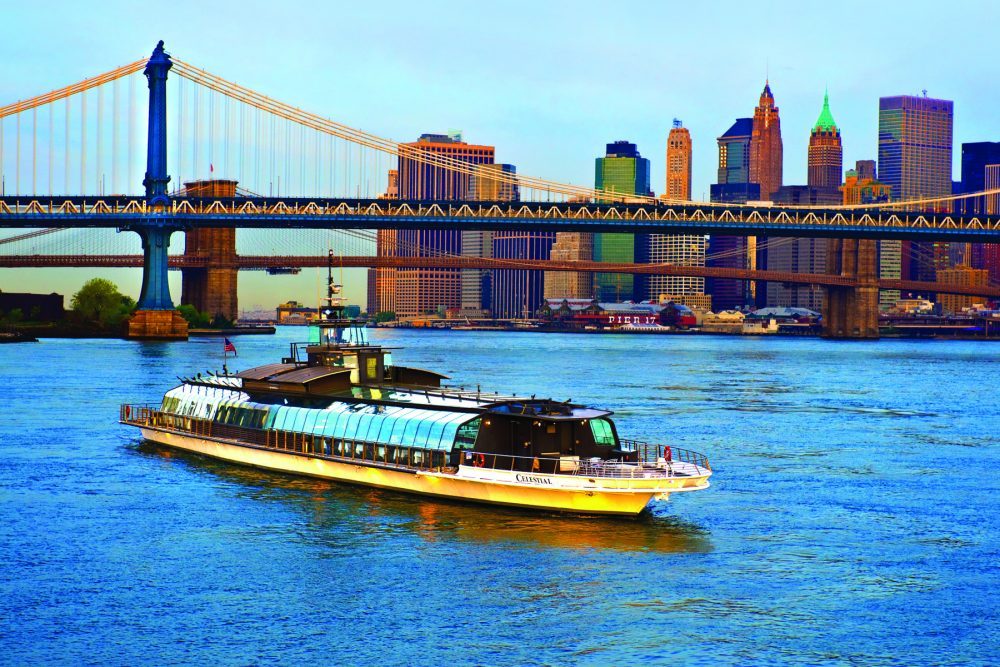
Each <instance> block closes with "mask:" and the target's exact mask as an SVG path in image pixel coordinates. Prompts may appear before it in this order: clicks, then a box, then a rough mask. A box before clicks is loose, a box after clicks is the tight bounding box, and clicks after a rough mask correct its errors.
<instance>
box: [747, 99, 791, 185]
mask: <svg viewBox="0 0 1000 667" xmlns="http://www.w3.org/2000/svg"><path fill="white" fill-rule="evenodd" d="M782 164H783V161H782V144H781V118H780V116H779V114H778V107H776V106H775V105H774V95H772V94H771V84H770V82H768V83H765V84H764V91H763V92H762V93H761V94H760V101H759V103H758V104H757V108H756V109H754V112H753V131H752V135H751V138H750V182H751V183H757V184H758V185H760V197H761V199H764V200H770V199H771V197H772V196H773V195H774V193H775V192H777V191H778V188H780V187H781V185H782Z"/></svg>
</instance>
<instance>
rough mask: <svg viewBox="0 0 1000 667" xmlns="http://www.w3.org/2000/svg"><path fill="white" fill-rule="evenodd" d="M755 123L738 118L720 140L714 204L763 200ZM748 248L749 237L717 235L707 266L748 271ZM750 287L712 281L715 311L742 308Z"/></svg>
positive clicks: (708, 287) (739, 282)
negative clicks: (753, 167) (754, 171)
mask: <svg viewBox="0 0 1000 667" xmlns="http://www.w3.org/2000/svg"><path fill="white" fill-rule="evenodd" d="M753 122H754V121H753V119H752V118H737V119H736V122H735V123H733V124H732V126H731V127H730V128H729V129H728V130H726V131H725V133H724V134H723V135H722V136H721V137H719V138H718V140H717V141H718V143H719V171H718V181H719V182H718V183H717V184H714V185H712V186H711V199H712V201H713V202H720V203H727V204H744V203H746V202H747V201H752V200H757V199H760V198H761V194H760V185H758V184H756V183H752V182H751V181H750V140H751V138H752V137H753ZM748 245H749V244H748V243H747V238H746V237H743V236H717V235H715V234H713V235H712V236H711V237H710V238H709V240H708V254H707V256H706V259H705V263H706V264H707V265H708V266H714V267H720V268H731V269H733V268H735V269H745V268H747V266H748V256H747V251H748ZM746 288H747V285H746V282H745V281H742V280H727V279H722V278H712V279H709V280H707V281H706V285H705V291H706V292H708V293H709V294H710V295H711V301H712V309H713V310H715V311H720V310H728V309H732V308H742V307H743V306H744V305H746V303H747V294H746Z"/></svg>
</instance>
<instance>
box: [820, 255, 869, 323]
mask: <svg viewBox="0 0 1000 667" xmlns="http://www.w3.org/2000/svg"><path fill="white" fill-rule="evenodd" d="M877 257H878V251H877V249H876V243H875V241H873V240H871V239H830V240H829V241H828V242H827V246H826V270H827V273H833V274H840V275H842V276H844V277H846V278H853V279H854V280H855V281H856V284H855V285H854V286H852V287H827V288H826V298H825V299H823V337H824V338H843V339H874V338H878V337H879V331H878V270H877V267H878V264H877Z"/></svg>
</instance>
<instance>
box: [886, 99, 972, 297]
mask: <svg viewBox="0 0 1000 667" xmlns="http://www.w3.org/2000/svg"><path fill="white" fill-rule="evenodd" d="M953 116H954V103H953V102H951V101H950V100H939V99H934V98H931V97H927V96H926V95H925V96H923V97H916V96H912V95H897V96H893V97H882V98H880V99H879V114H878V168H879V180H881V181H882V182H883V183H885V184H887V185H889V186H890V187H891V188H892V199H893V200H895V201H906V200H913V199H926V198H933V197H945V196H948V195H950V194H951V193H952V180H951V171H952V169H951V159H952V121H953ZM944 206H948V205H947V204H946V205H944ZM918 208H926V209H928V210H936V209H935V207H933V206H924V207H918ZM937 209H941V206H938V207H937ZM904 250H905V245H904V244H902V243H900V242H898V241H896V242H883V243H881V244H880V247H879V262H880V276H881V277H883V278H901V277H902V278H911V279H914V280H930V281H933V280H934V279H935V271H936V269H938V268H947V266H948V264H949V262H948V254H949V253H948V244H947V243H944V242H913V243H911V244H909V250H910V252H908V253H907V252H904ZM896 265H898V266H899V267H900V270H899V274H898V275H888V274H887V273H886V271H884V270H883V267H889V268H890V270H892V271H893V272H895V268H894V267H895V266H896Z"/></svg>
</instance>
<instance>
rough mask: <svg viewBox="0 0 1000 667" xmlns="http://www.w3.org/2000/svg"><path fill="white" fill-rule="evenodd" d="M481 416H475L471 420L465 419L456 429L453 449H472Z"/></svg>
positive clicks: (480, 422)
mask: <svg viewBox="0 0 1000 667" xmlns="http://www.w3.org/2000/svg"><path fill="white" fill-rule="evenodd" d="M482 424H483V419H482V417H476V418H475V419H473V420H472V421H467V422H465V423H464V424H462V425H460V426H458V427H457V429H456V433H455V449H472V448H473V447H475V445H476V437H477V436H478V435H479V427H480V426H482Z"/></svg>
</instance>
